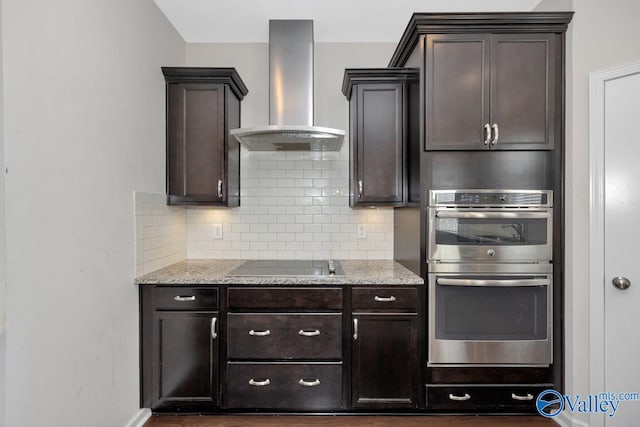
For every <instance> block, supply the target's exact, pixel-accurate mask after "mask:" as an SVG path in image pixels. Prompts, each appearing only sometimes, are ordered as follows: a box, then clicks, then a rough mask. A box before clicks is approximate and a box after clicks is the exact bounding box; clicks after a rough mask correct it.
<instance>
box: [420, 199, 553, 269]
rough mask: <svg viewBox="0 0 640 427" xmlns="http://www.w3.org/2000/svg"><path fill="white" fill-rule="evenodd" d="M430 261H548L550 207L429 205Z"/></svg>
mask: <svg viewBox="0 0 640 427" xmlns="http://www.w3.org/2000/svg"><path fill="white" fill-rule="evenodd" d="M428 212H429V239H428V241H429V253H428V259H429V261H432V262H434V261H435V262H483V261H488V262H548V261H551V259H552V257H553V249H552V248H553V244H552V243H553V242H552V232H553V209H552V208H550V207H549V208H539V209H532V208H498V209H491V208H449V207H430V208H429V209H428Z"/></svg>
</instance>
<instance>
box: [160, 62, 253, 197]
mask: <svg viewBox="0 0 640 427" xmlns="http://www.w3.org/2000/svg"><path fill="white" fill-rule="evenodd" d="M162 72H163V74H164V77H165V81H166V97H167V107H166V108H167V117H166V121H167V204H169V205H206V206H230V207H231V206H239V205H240V145H239V144H238V142H237V141H236V140H235V138H232V137H230V136H229V130H231V129H235V128H238V127H240V101H241V100H242V98H244V96H245V95H246V94H247V92H248V90H247V88H246V86H245V85H244V83H243V82H242V79H241V78H240V76H239V75H238V73H237V72H236V70H235V69H233V68H184V67H163V68H162Z"/></svg>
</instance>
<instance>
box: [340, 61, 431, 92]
mask: <svg viewBox="0 0 640 427" xmlns="http://www.w3.org/2000/svg"><path fill="white" fill-rule="evenodd" d="M419 76H420V70H419V69H418V68H402V67H394V68H346V69H345V70H344V79H343V80H342V93H343V95H344V96H346V97H347V100H350V99H351V94H352V91H353V86H354V85H357V84H360V83H388V82H396V83H397V82H400V81H410V80H415V81H417V80H418V77H419Z"/></svg>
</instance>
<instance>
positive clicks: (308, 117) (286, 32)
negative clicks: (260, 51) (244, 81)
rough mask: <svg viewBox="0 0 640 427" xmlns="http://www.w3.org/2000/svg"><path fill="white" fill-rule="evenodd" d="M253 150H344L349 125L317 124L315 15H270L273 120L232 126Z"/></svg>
mask: <svg viewBox="0 0 640 427" xmlns="http://www.w3.org/2000/svg"><path fill="white" fill-rule="evenodd" d="M231 135H232V136H234V137H235V138H236V139H237V140H238V141H239V142H240V143H241V144H243V145H244V146H245V147H247V149H248V150H255V151H338V150H340V147H341V146H342V141H343V139H344V131H343V130H340V129H332V128H326V127H318V126H314V125H313V21H312V20H270V21H269V126H260V127H250V128H240V129H233V130H231Z"/></svg>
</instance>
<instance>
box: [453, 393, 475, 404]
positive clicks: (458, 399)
mask: <svg viewBox="0 0 640 427" xmlns="http://www.w3.org/2000/svg"><path fill="white" fill-rule="evenodd" d="M469 399H471V396H470V395H469V394H468V393H465V394H463V395H462V396H456V395H455V394H453V393H449V400H455V401H456V402H464V401H465V400H469Z"/></svg>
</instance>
